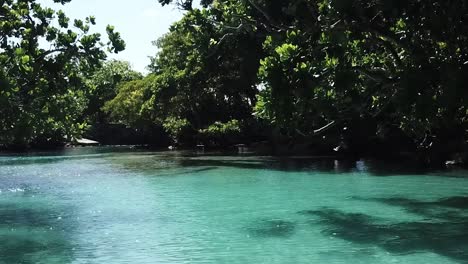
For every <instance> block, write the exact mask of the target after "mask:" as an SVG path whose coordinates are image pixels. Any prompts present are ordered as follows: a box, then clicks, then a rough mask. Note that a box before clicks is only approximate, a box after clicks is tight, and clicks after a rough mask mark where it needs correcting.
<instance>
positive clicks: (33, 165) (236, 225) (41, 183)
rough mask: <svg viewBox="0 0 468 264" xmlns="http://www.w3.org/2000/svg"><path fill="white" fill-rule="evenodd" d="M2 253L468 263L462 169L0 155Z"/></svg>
mask: <svg viewBox="0 0 468 264" xmlns="http://www.w3.org/2000/svg"><path fill="white" fill-rule="evenodd" d="M0 263H2V264H3V263H8V264H10V263H44V264H46V263H61V264H62V263H114V264H117V263H269V264H273V263H328V264H334V263H337V264H338V263H354V264H357V263H425V264H430V263H437V264H441V263H468V172H467V171H450V172H447V171H446V172H430V171H420V170H416V169H411V168H410V167H407V166H406V165H403V164H399V163H395V164H388V163H383V162H372V161H366V160H364V161H358V162H347V161H338V160H330V159H328V160H327V159H325V160H324V159H306V158H273V157H251V156H240V155H238V156H236V155H234V156H214V155H188V154H187V153H181V152H159V153H158V152H142V151H131V150H126V149H120V150H119V151H117V150H115V149H113V150H111V149H104V148H96V149H92V148H91V149H69V150H66V151H63V152H61V153H42V154H41V153H36V154H29V155H8V156H6V155H4V156H0Z"/></svg>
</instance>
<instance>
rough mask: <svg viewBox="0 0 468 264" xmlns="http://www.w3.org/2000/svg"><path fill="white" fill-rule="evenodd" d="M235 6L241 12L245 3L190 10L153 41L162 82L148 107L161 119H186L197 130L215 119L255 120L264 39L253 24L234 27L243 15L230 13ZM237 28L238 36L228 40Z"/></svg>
mask: <svg viewBox="0 0 468 264" xmlns="http://www.w3.org/2000/svg"><path fill="white" fill-rule="evenodd" d="M235 8H240V9H241V10H242V5H238V3H237V2H236V1H226V2H224V3H223V4H221V3H220V4H218V5H216V6H214V7H213V8H210V9H191V10H190V11H188V12H187V13H186V14H185V16H184V18H182V20H181V21H179V22H177V23H175V24H174V25H172V26H171V28H170V32H169V33H168V34H167V35H165V36H164V37H163V38H161V39H160V40H158V41H157V42H155V44H156V45H157V46H158V48H159V49H160V52H159V53H158V54H157V56H156V57H154V58H153V59H152V64H151V65H150V69H151V70H152V72H153V73H154V74H155V75H157V76H158V77H157V80H158V81H157V82H156V85H155V86H154V89H153V90H152V95H151V97H150V98H149V100H148V102H149V103H148V104H146V107H147V109H153V110H154V111H153V112H154V113H155V116H159V117H158V119H159V120H161V122H162V123H164V122H166V120H169V121H170V120H187V122H188V124H190V127H191V128H192V131H197V130H200V129H204V128H207V127H208V126H210V125H212V124H214V123H215V122H228V121H230V120H233V119H236V120H246V119H249V118H252V107H253V106H254V105H255V102H256V94H257V88H256V85H255V83H256V79H257V70H258V65H259V60H260V54H261V43H262V42H263V38H262V36H261V35H257V34H255V33H254V31H255V28H251V27H246V28H243V29H242V30H241V31H239V32H237V28H233V27H231V26H230V25H237V24H238V23H239V22H240V21H242V19H243V18H239V17H237V14H236V13H234V14H232V15H228V14H229V12H230V11H232V10H233V9H235ZM233 31H235V32H236V35H237V37H236V38H229V37H230V35H231V34H233V33H232V32H233ZM150 111H151V110H150ZM169 121H167V122H169ZM171 123H174V122H171ZM176 123H177V124H179V123H180V122H176ZM183 123H184V124H185V122H183ZM166 127H172V126H166ZM174 131H176V130H174Z"/></svg>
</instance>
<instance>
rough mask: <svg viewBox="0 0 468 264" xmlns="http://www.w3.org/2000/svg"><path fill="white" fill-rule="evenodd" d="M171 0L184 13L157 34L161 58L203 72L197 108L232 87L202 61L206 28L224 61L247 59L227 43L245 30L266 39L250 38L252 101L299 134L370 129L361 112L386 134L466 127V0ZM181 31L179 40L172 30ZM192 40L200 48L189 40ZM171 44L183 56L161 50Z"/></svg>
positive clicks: (447, 134)
mask: <svg viewBox="0 0 468 264" xmlns="http://www.w3.org/2000/svg"><path fill="white" fill-rule="evenodd" d="M160 2H161V3H162V4H169V3H171V2H172V1H170V0H161V1H160ZM175 2H176V3H177V4H178V5H179V6H180V7H182V8H183V9H186V10H187V13H186V15H185V17H184V18H183V19H182V20H181V21H180V22H178V23H177V24H176V25H174V27H173V28H172V30H171V33H170V35H169V36H167V37H166V38H165V39H163V40H162V41H161V43H162V45H160V48H161V49H162V51H161V53H160V55H159V56H160V59H159V60H155V63H154V64H155V65H164V66H163V67H167V65H173V66H176V68H174V69H176V70H177V71H178V72H179V75H177V76H178V77H180V76H183V77H187V78H188V80H190V81H194V80H195V81H196V82H192V83H190V85H187V86H186V87H189V88H190V89H192V90H190V89H189V90H187V91H188V92H187V93H186V94H187V98H190V99H191V100H192V102H196V103H197V104H196V105H197V107H201V106H206V105H214V104H213V103H212V101H208V100H206V101H205V100H201V99H200V98H197V97H198V96H202V95H204V94H205V93H206V92H207V91H222V90H223V88H222V87H228V84H227V83H218V85H219V86H215V87H216V88H215V89H213V88H208V87H209V86H206V85H205V83H206V81H207V80H208V79H209V76H213V75H210V74H212V72H211V71H209V72H206V71H205V70H206V69H209V66H208V64H204V63H199V62H200V58H202V60H201V62H203V61H205V60H206V58H209V56H208V57H205V56H203V54H205V53H204V52H206V47H207V45H206V42H207V40H208V37H205V35H210V40H209V41H210V44H211V45H209V46H208V47H210V48H211V49H210V51H211V52H213V53H215V54H216V56H218V59H219V58H221V60H219V62H218V63H221V64H224V63H229V62H232V61H236V59H237V58H243V56H242V55H240V54H238V52H239V48H240V46H238V45H229V44H230V43H229V44H226V42H231V41H232V42H239V41H240V42H241V43H242V41H245V39H244V37H245V36H249V37H248V39H250V40H256V41H262V42H263V45H262V46H261V47H260V48H258V47H259V46H258V45H255V43H257V42H256V41H251V42H246V43H249V45H250V46H249V48H248V49H249V50H251V51H252V54H251V55H249V57H250V58H255V60H258V62H259V63H253V64H251V65H254V66H255V67H256V68H258V79H255V78H254V79H253V80H254V81H253V82H249V84H257V87H258V88H259V89H258V90H253V91H254V94H255V95H256V99H254V100H250V101H251V102H254V103H255V106H254V107H253V108H251V109H253V111H254V113H255V115H256V116H257V117H258V118H260V119H263V120H266V121H268V122H270V123H271V124H273V125H274V126H276V127H277V128H281V131H284V132H285V133H287V134H288V135H290V136H291V137H298V136H313V135H317V134H322V133H327V131H330V130H332V133H335V132H336V131H345V130H347V131H350V128H352V129H351V130H354V134H356V133H358V132H359V129H363V128H356V127H358V125H356V124H361V123H362V122H364V123H368V124H372V123H375V124H377V126H376V127H374V128H371V127H372V126H369V127H368V128H366V129H368V130H369V131H366V133H370V134H371V136H372V135H373V137H379V136H383V137H384V138H386V137H387V138H388V137H389V136H391V135H389V134H390V133H391V132H390V131H395V129H397V130H399V131H402V132H404V134H405V136H406V137H407V138H409V139H411V140H412V141H413V142H414V145H415V146H422V147H427V146H434V144H431V143H432V142H433V141H434V140H428V139H430V138H432V139H434V138H437V139H438V140H439V141H441V142H446V141H448V140H453V139H454V138H457V140H463V139H464V140H466V138H467V137H468V135H466V134H467V132H466V131H467V128H468V124H467V118H466V116H467V115H468V90H466V89H464V87H465V85H466V83H467V81H468V79H467V76H468V63H467V61H468V50H467V48H466V47H467V46H468V45H467V44H468V43H467V42H468V37H467V36H468V26H467V25H468V24H467V23H466V14H467V13H468V12H467V11H468V6H467V5H466V3H465V2H464V1H461V0H457V1H449V2H447V1H440V0H430V1H418V0H411V1H393V0H372V1H361V0H359V1H346V0H320V1H312V0H299V1H279V0H278V1H266V0H243V1H235V2H234V1H206V2H204V7H205V8H206V9H202V10H201V11H198V10H197V9H193V7H192V1H191V0H180V1H175ZM194 18H197V19H195V21H194ZM200 22H203V23H200ZM187 24H188V25H187ZM189 26H193V27H191V28H190V27H189ZM199 31H201V32H199ZM176 32H180V33H182V32H184V34H180V35H177V34H176ZM176 36H177V40H178V41H175V39H172V38H176ZM167 43H177V45H173V46H169V45H167ZM185 45H186V46H190V47H195V48H194V49H192V50H189V49H187V50H185V49H184V48H183V47H184V46H185ZM194 53H198V54H201V55H202V56H198V57H197V56H195V55H196V54H194ZM166 54H174V56H173V57H171V58H172V59H174V58H177V57H179V58H184V60H183V61H179V62H178V63H176V61H177V60H171V59H168V60H165V59H164V58H169V57H165V56H166ZM222 54H234V55H235V56H233V57H223V56H222ZM180 55H181V56H180ZM192 58H198V59H197V60H193V59H192ZM203 58H204V59H205V60H203ZM207 61H209V60H207ZM194 62H197V63H194ZM211 62H212V63H213V61H211ZM214 63H215V65H216V62H214ZM244 63H245V62H244ZM244 63H242V62H241V64H240V65H245V64H244ZM228 72H229V71H228ZM228 72H224V71H222V70H220V71H217V73H219V74H216V73H215V74H214V76H217V77H218V78H219V77H221V76H224V75H226V74H228ZM243 78H245V77H240V78H239V79H243ZM195 83H196V84H197V85H195ZM205 88H208V89H205ZM194 89H195V90H194ZM174 90H175V91H177V92H179V91H182V90H183V89H182V87H178V88H175V89H174ZM189 95H192V96H197V97H195V98H194V97H190V96H189ZM243 97H244V98H246V97H245V95H243ZM217 108H218V109H222V108H219V106H217ZM186 112H189V113H194V112H197V111H196V110H195V109H194V108H189V109H186ZM219 112H223V113H224V111H219ZM201 115H202V116H205V115H208V116H211V114H210V113H209V112H208V113H201ZM215 115H216V114H215ZM229 118H230V119H233V118H232V117H229ZM244 118H245V117H244ZM189 119H190V118H189ZM239 119H240V120H242V119H243V118H239ZM225 121H226V120H225ZM353 124H355V125H354V126H353ZM337 128H339V129H337ZM333 131H335V132H333ZM351 134H353V133H351ZM454 136H455V137H454Z"/></svg>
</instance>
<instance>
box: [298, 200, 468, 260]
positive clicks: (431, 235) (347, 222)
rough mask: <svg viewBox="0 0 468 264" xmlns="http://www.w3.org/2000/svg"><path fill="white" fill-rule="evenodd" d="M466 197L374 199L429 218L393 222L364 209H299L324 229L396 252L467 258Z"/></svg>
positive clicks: (355, 240) (351, 240)
mask: <svg viewBox="0 0 468 264" xmlns="http://www.w3.org/2000/svg"><path fill="white" fill-rule="evenodd" d="M467 199H468V198H467V197H451V198H446V199H441V200H437V201H433V202H424V201H416V200H410V199H401V198H388V199H372V201H376V202H382V203H385V204H387V205H393V206H402V207H403V208H404V209H406V210H408V211H409V212H412V213H416V214H420V215H422V216H423V217H428V219H427V220H421V221H412V222H391V221H390V220H389V219H383V218H378V217H373V216H370V215H367V214H362V213H349V212H344V211H340V210H335V209H330V208H322V209H320V210H308V211H307V210H306V211H300V212H298V213H300V214H302V215H306V216H308V217H311V219H310V223H311V224H313V225H314V226H316V225H317V224H318V225H320V226H324V228H323V230H322V232H323V233H324V234H326V235H328V236H334V237H338V238H341V239H344V240H347V241H350V242H353V243H358V244H365V245H370V246H378V247H380V248H383V249H384V250H386V251H388V252H390V253H393V254H412V253H418V252H432V253H436V254H439V255H442V256H445V257H449V258H451V259H454V260H457V261H463V263H465V262H468V215H466V214H465V213H466V212H464V211H463V210H464V209H467V207H468V205H467V204H466V201H467Z"/></svg>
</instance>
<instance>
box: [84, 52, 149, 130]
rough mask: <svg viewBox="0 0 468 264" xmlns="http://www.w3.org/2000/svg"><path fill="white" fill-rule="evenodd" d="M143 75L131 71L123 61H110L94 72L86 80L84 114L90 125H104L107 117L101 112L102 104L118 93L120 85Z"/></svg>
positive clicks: (128, 64)
mask: <svg viewBox="0 0 468 264" xmlns="http://www.w3.org/2000/svg"><path fill="white" fill-rule="evenodd" d="M142 78H143V75H142V74H141V73H139V72H136V71H134V70H132V67H131V65H130V63H128V62H125V61H118V60H111V61H107V62H105V63H104V65H103V66H102V67H101V68H99V69H98V70H96V71H95V72H94V74H93V75H92V76H91V77H90V78H89V79H87V80H86V84H87V85H88V86H89V92H88V94H87V97H88V98H89V103H88V106H87V109H86V110H85V112H84V115H85V117H86V118H87V119H88V122H90V123H92V124H93V123H94V124H95V123H105V122H106V121H107V120H106V119H107V116H106V115H105V114H104V112H103V111H102V110H101V108H102V107H103V106H104V104H105V103H106V102H108V101H110V100H112V99H113V98H114V97H115V96H116V95H117V92H118V88H117V87H118V86H119V85H120V84H121V83H125V82H129V81H134V80H140V79H142Z"/></svg>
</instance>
